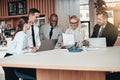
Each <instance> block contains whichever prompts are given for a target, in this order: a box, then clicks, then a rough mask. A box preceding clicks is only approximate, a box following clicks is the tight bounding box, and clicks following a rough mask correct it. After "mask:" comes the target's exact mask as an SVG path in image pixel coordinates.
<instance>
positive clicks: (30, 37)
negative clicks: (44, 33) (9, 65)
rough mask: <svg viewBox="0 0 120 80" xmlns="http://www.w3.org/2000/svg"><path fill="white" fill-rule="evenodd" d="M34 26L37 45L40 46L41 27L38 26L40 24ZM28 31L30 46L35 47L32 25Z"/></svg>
mask: <svg viewBox="0 0 120 80" xmlns="http://www.w3.org/2000/svg"><path fill="white" fill-rule="evenodd" d="M33 28H34V35H35V43H36V47H40V45H41V41H40V36H39V28H38V26H36V25H34V27H33ZM26 33H27V37H28V46H29V47H33V40H32V30H31V27H30V29H29V30H28V31H27V32H26Z"/></svg>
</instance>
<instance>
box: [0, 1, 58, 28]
mask: <svg viewBox="0 0 120 80" xmlns="http://www.w3.org/2000/svg"><path fill="white" fill-rule="evenodd" d="M12 1H18V0H0V20H7V21H8V22H10V23H11V25H12V26H16V24H15V23H16V18H19V17H20V16H23V15H15V16H8V2H12ZM26 1H27V12H28V11H29V9H30V8H37V9H38V10H40V13H41V14H45V15H46V22H48V19H49V16H50V14H52V13H55V10H56V8H55V4H56V0H26ZM25 16H27V15H25ZM8 19H9V20H8Z"/></svg>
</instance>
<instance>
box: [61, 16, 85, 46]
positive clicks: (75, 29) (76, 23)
mask: <svg viewBox="0 0 120 80" xmlns="http://www.w3.org/2000/svg"><path fill="white" fill-rule="evenodd" d="M69 25H70V26H69V28H68V29H67V30H66V32H65V33H66V34H73V36H74V40H75V46H76V47H81V46H82V42H83V40H84V39H85V31H84V30H83V29H82V28H81V25H80V19H79V18H78V17H77V16H76V15H72V16H71V17H70V18H69ZM61 47H64V48H65V46H61ZM66 47H67V46H66Z"/></svg>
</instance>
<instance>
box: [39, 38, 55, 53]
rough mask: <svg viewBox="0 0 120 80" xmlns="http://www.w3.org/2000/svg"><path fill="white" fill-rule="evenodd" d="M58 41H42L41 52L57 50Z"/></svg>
mask: <svg viewBox="0 0 120 80" xmlns="http://www.w3.org/2000/svg"><path fill="white" fill-rule="evenodd" d="M56 43H57V39H48V40H42V41H41V46H40V48H39V51H45V50H52V49H54V48H55V45H56Z"/></svg>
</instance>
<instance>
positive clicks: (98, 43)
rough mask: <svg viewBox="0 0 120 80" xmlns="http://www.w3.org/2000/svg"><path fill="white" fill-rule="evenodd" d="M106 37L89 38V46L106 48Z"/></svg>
mask: <svg viewBox="0 0 120 80" xmlns="http://www.w3.org/2000/svg"><path fill="white" fill-rule="evenodd" d="M105 47H106V38H89V48H105Z"/></svg>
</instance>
